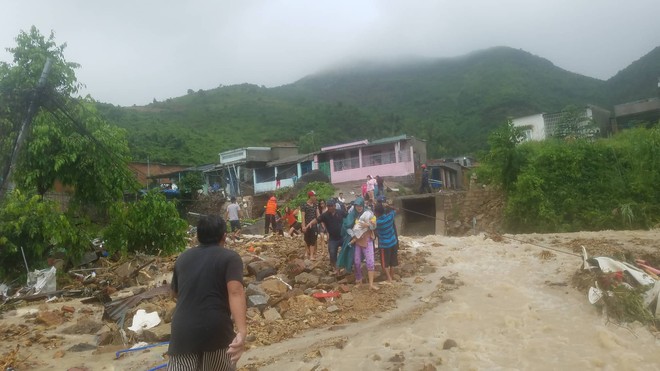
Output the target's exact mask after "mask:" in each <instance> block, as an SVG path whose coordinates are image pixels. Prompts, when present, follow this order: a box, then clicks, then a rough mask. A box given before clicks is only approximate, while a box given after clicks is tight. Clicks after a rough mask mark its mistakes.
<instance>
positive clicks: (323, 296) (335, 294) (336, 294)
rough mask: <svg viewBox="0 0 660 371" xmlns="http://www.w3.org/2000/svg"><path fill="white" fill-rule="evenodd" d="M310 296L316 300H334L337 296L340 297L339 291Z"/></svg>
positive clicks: (317, 293)
mask: <svg viewBox="0 0 660 371" xmlns="http://www.w3.org/2000/svg"><path fill="white" fill-rule="evenodd" d="M312 296H313V297H315V298H317V299H323V298H336V297H338V296H341V293H340V292H339V291H330V292H315V293H313V294H312Z"/></svg>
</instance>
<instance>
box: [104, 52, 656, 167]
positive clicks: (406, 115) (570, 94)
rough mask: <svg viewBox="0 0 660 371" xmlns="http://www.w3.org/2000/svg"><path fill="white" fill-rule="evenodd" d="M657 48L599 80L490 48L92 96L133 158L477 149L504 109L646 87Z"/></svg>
mask: <svg viewBox="0 0 660 371" xmlns="http://www.w3.org/2000/svg"><path fill="white" fill-rule="evenodd" d="M657 50H658V49H656V50H654V51H653V52H651V53H649V55H647V56H645V57H644V58H642V59H640V61H637V62H635V63H634V64H633V65H631V66H630V67H629V68H627V69H625V70H623V71H621V72H620V73H619V74H617V76H615V77H614V78H612V79H611V80H610V81H607V82H605V81H601V80H597V79H593V78H590V77H586V76H582V75H579V74H575V73H571V72H568V71H565V70H563V69H561V68H559V67H556V66H555V65H553V64H552V63H551V62H550V61H548V60H546V59H543V58H540V57H537V56H534V55H532V54H530V53H527V52H525V51H522V50H517V49H512V48H508V47H496V48H491V49H487V50H483V51H479V52H474V53H471V54H468V55H466V56H463V57H459V58H448V59H438V60H410V61H402V62H398V63H391V64H386V63H373V62H365V63H361V64H353V65H347V66H343V67H340V68H336V69H333V70H328V71H324V72H320V73H317V74H314V75H311V76H307V77H305V78H303V79H301V80H299V81H297V82H295V83H292V84H289V85H285V86H281V87H276V88H265V87H258V86H256V85H249V84H243V85H234V86H227V87H219V88H216V89H212V90H207V91H198V92H190V93H189V94H188V95H186V96H182V97H178V98H174V99H168V100H167V101H165V102H155V103H152V104H149V105H147V106H143V107H114V106H112V105H107V104H100V110H101V111H102V112H103V114H104V115H105V116H106V117H107V118H108V119H109V120H110V121H111V122H112V123H115V124H117V125H119V126H121V127H124V128H126V129H127V130H128V132H129V141H130V145H131V150H132V153H133V155H134V158H135V159H136V160H144V159H146V158H147V156H148V157H149V158H150V159H151V160H153V161H163V162H170V163H174V162H176V163H189V164H201V163H209V162H215V161H217V154H218V153H219V152H221V151H223V150H227V149H231V148H237V147H241V146H260V145H268V144H272V143H281V142H298V141H299V140H300V138H301V137H302V136H305V135H306V134H308V133H310V132H313V137H314V138H315V142H316V144H317V145H319V144H320V145H325V144H333V143H338V142H342V141H347V140H352V139H362V138H379V137H385V136H390V135H397V134H402V133H405V134H409V135H414V136H416V137H419V138H422V139H426V140H427V141H428V150H429V155H430V156H432V157H436V156H442V155H454V154H456V155H458V154H468V153H474V152H476V151H479V150H482V149H485V147H486V138H487V136H488V134H489V133H490V131H491V130H492V129H493V128H494V127H496V126H497V125H500V124H501V123H502V122H503V121H504V120H506V119H507V118H508V117H517V116H522V115H527V114H533V113H537V112H553V111H558V110H561V109H562V108H564V107H565V106H567V105H570V104H573V105H582V104H587V103H592V104H597V105H600V106H603V107H605V108H608V109H611V106H612V105H613V104H615V103H619V102H622V101H628V100H633V99H638V98H637V97H638V96H640V95H641V96H644V95H645V94H646V96H648V95H649V94H650V93H649V90H648V89H646V88H645V86H646V85H644V84H643V83H642V82H644V81H645V79H647V78H648V76H649V75H651V74H653V73H655V74H656V75H658V76H660V68H658V67H657V66H658V65H659V64H660V55H658V54H660V53H659V52H657ZM654 81H655V80H654ZM624 87H625V89H624ZM613 89H616V90H617V93H616V94H614V93H613V92H612V90H613Z"/></svg>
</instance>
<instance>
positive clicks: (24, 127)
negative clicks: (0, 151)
mask: <svg viewBox="0 0 660 371" xmlns="http://www.w3.org/2000/svg"><path fill="white" fill-rule="evenodd" d="M51 65H52V60H51V58H50V57H48V58H46V64H45V65H44V69H43V71H41V76H40V77H39V82H38V83H37V88H36V89H35V91H34V92H33V93H32V100H31V101H30V106H29V107H28V111H27V114H26V115H25V118H24V119H23V123H21V129H20V131H19V132H18V138H16V144H15V145H14V151H13V152H12V154H11V160H10V162H9V167H8V168H7V170H6V171H5V174H3V177H2V186H1V187H0V199H2V198H3V197H4V196H5V191H12V190H13V189H14V183H13V182H12V179H11V178H12V175H13V173H14V168H15V167H16V162H17V161H18V155H19V153H20V152H21V148H22V147H23V142H24V141H25V138H26V137H27V133H28V132H29V130H30V125H31V124H32V117H33V116H34V114H35V112H36V111H37V108H38V107H39V104H38V102H37V99H38V98H39V94H40V93H41V90H43V88H44V86H45V85H46V78H47V77H48V73H49V72H50V66H51Z"/></svg>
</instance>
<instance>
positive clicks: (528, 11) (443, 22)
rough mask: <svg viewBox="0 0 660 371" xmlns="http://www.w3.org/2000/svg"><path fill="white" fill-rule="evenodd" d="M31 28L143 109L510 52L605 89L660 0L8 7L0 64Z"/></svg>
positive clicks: (651, 31)
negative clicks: (229, 90)
mask: <svg viewBox="0 0 660 371" xmlns="http://www.w3.org/2000/svg"><path fill="white" fill-rule="evenodd" d="M32 25H35V26H37V28H39V30H40V31H41V32H42V34H45V35H47V34H48V33H49V32H50V30H53V31H55V35H56V41H57V42H58V44H61V43H64V42H66V43H67V44H68V47H67V49H66V50H65V56H66V58H67V60H68V61H71V62H77V63H80V64H81V65H82V67H81V68H80V69H79V70H78V71H77V76H78V80H79V82H81V83H83V84H85V85H86V89H85V91H84V93H85V94H91V95H92V97H94V98H95V99H97V100H99V101H102V102H108V103H113V104H119V105H133V104H137V105H143V104H147V103H150V102H151V101H152V100H153V99H154V98H156V99H157V100H159V101H160V100H164V99H167V98H170V97H177V96H181V95H185V94H186V92H187V90H188V89H193V90H199V89H212V88H215V87H217V86H219V85H232V84H240V83H244V82H247V83H253V84H258V85H265V86H268V87H272V86H279V85H283V84H288V83H292V82H295V81H296V80H298V79H300V78H302V77H304V76H305V75H308V74H311V73H315V72H318V71H321V70H323V69H326V68H328V67H331V66H334V65H338V64H343V63H348V62H351V61H353V60H363V59H387V58H397V57H400V56H420V57H431V58H444V57H453V56H459V55H463V54H465V53H468V52H471V51H474V50H478V49H484V48H489V47H492V46H510V47H514V48H520V49H523V50H526V51H528V52H531V53H533V54H536V55H538V56H540V57H543V58H546V59H549V60H550V61H551V62H553V63H554V64H555V65H557V66H559V67H561V68H564V69H566V70H569V71H572V72H577V73H580V74H583V75H586V76H591V77H595V78H599V79H603V80H606V79H608V78H610V77H612V76H613V75H614V74H616V73H617V72H618V71H619V70H621V69H623V68H625V67H627V66H628V65H629V64H630V63H632V62H633V61H635V60H637V59H639V58H641V57H642V56H643V55H645V54H646V53H648V52H649V51H651V50H652V49H653V48H654V47H656V46H659V45H660V0H629V1H623V0H471V1H470V0H451V1H441V0H438V1H431V0H425V1H422V0H392V1H376V0H327V1H322V0H289V1H284V0H260V1H256V0H234V1H229V0H113V1H94V0H58V1H53V0H39V1H36V0H35V1H32V0H0V46H2V47H3V48H2V51H0V60H3V61H6V62H9V61H11V56H10V55H9V54H8V53H6V52H5V51H4V48H5V47H10V46H14V45H15V41H14V38H15V37H16V35H17V34H18V32H19V31H20V30H28V29H29V28H30V26H32Z"/></svg>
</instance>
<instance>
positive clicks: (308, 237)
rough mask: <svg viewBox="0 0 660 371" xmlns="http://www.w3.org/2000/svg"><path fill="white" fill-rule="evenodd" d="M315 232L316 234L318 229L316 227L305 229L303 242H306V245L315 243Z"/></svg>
mask: <svg viewBox="0 0 660 371" xmlns="http://www.w3.org/2000/svg"><path fill="white" fill-rule="evenodd" d="M317 234H318V230H317V229H316V228H308V229H307V230H306V231H305V243H306V244H307V246H314V245H316V236H317Z"/></svg>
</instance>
